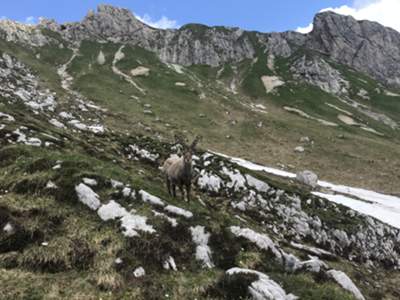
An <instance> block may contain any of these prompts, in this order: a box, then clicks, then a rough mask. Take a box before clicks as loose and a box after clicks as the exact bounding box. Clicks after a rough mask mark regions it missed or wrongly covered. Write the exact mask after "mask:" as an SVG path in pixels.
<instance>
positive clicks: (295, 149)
mask: <svg viewBox="0 0 400 300" xmlns="http://www.w3.org/2000/svg"><path fill="white" fill-rule="evenodd" d="M294 151H295V152H297V153H304V151H305V149H304V147H302V146H298V147H296V148H294Z"/></svg>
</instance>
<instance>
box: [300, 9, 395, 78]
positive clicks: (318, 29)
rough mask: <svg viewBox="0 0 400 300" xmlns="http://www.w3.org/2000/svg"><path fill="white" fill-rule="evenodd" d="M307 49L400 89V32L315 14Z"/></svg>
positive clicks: (331, 15)
mask: <svg viewBox="0 0 400 300" xmlns="http://www.w3.org/2000/svg"><path fill="white" fill-rule="evenodd" d="M305 46H306V47H307V48H309V49H312V50H316V51H318V52H321V53H323V54H325V55H327V56H328V57H329V58H330V59H332V60H334V61H336V62H338V63H341V64H344V65H347V66H350V67H353V68H355V69H356V70H359V71H362V72H364V73H367V74H369V75H370V76H372V77H374V78H375V79H377V80H379V81H381V82H383V83H385V84H388V85H394V86H400V68H399V65H400V33H399V32H397V31H396V30H393V29H391V28H387V27H384V26H382V25H380V24H378V23H375V22H370V21H357V20H355V19H354V18H353V17H349V16H342V15H338V14H335V13H332V12H325V13H321V14H318V15H316V17H315V19H314V30H313V31H312V32H311V33H310V34H309V35H308V39H307V42H306V43H305Z"/></svg>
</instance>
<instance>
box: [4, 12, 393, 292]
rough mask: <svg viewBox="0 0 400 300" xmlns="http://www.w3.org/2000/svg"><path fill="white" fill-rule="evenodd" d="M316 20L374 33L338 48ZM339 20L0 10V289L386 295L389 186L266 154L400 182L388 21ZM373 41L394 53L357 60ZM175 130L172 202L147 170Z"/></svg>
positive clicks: (169, 145) (164, 152)
mask: <svg viewBox="0 0 400 300" xmlns="http://www.w3.org/2000/svg"><path fill="white" fill-rule="evenodd" d="M336 18H338V19H339V20H336ZM332 19H333V21H332ZM346 20H347V21H346ZM332 22H334V23H335V24H336V25H337V26H339V25H340V24H339V23H342V24H346V22H350V25H349V28H354V30H355V32H357V31H358V30H361V33H360V32H358V33H357V36H358V37H360V39H361V38H362V36H363V35H364V36H369V37H370V34H369V32H368V28H370V26H376V28H375V27H374V28H375V29H374V32H375V33H376V35H380V36H382V37H383V40H382V41H379V38H378V37H377V36H375V38H372V37H370V39H371V43H370V44H366V45H365V50H363V51H360V52H359V53H360V54H359V55H360V56H355V57H356V58H357V59H354V60H352V61H348V60H346V59H347V56H346V57H340V56H339V54H338V53H340V55H342V54H343V53H345V51H344V50H343V49H342V48H341V47H342V46H343V45H342V46H341V44H340V43H336V44H335V45H336V46H337V47H339V48H337V49H336V48H334V47H333V46H332V47H331V46H328V45H326V43H325V41H326V39H327V38H326V36H325V34H329V32H330V31H331V32H335V33H336V34H337V35H338V36H339V37H337V38H338V39H341V38H342V37H343V36H347V33H346V32H345V33H343V32H342V30H341V29H340V30H339V29H332V30H330V31H329V30H322V28H325V27H329V28H331V27H330V25H332V24H331V23H332ZM354 22H355V21H354ZM356 23H357V22H356ZM319 24H321V25H319ZM338 24H339V25H338ZM357 24H358V25H357ZM357 24H353V21H352V20H351V19H349V18H347V17H341V16H336V15H334V14H331V13H329V14H322V15H319V16H317V17H316V25H317V26H315V29H314V31H313V32H312V33H311V34H310V35H300V34H297V33H291V32H288V33H282V34H281V33H273V34H262V33H256V32H245V31H242V30H240V29H232V28H225V27H215V28H209V27H206V26H203V25H197V24H190V25H186V26H184V27H182V28H180V29H179V30H167V31H161V30H158V29H154V28H150V27H148V26H147V25H144V24H142V23H140V21H138V20H136V19H135V18H134V16H133V15H132V14H131V13H130V12H129V11H127V10H123V9H117V8H114V7H111V6H100V7H99V9H98V11H97V12H90V13H89V14H88V16H87V17H86V18H85V19H84V20H83V21H82V22H77V23H70V24H61V25H59V24H56V23H55V22H52V21H43V22H42V24H40V25H38V26H26V25H22V24H19V23H15V22H12V21H4V20H3V21H0V83H1V84H0V136H1V140H0V280H1V282H2V283H3V287H5V288H3V289H1V290H0V298H1V299H42V298H45V299H47V298H57V299H83V298H84V299H98V298H102V299H120V298H122V299H132V298H135V299H162V298H170V299H186V298H193V299H195V298H196V299H247V298H254V299H297V297H299V299H398V298H399V297H400V290H399V288H398V283H399V280H400V277H399V273H398V268H399V267H400V224H399V223H398V221H397V219H396V217H397V216H398V215H399V214H400V213H399V211H398V209H399V205H398V203H399V202H400V199H399V198H398V197H395V196H393V197H390V196H386V195H382V194H377V193H373V192H369V191H364V190H355V189H351V188H349V187H346V186H344V187H342V186H337V185H334V184H330V183H327V182H321V181H320V182H319V183H318V184H316V186H315V187H314V188H311V187H310V186H308V185H305V184H301V183H299V181H297V180H295V179H294V178H293V177H294V176H295V175H293V174H292V173H288V172H284V171H283V170H286V171H292V172H294V173H296V172H298V171H302V170H304V169H311V170H313V171H316V172H317V173H318V174H319V176H320V177H321V178H323V179H326V180H329V181H331V182H334V183H338V184H339V183H341V184H346V185H354V186H360V187H364V188H369V189H373V190H377V191H382V192H387V193H391V194H393V195H399V194H400V190H399V182H400V177H399V174H398V170H399V168H400V160H399V159H398V157H399V155H400V147H399V142H400V134H399V120H400V105H399V103H400V102H399V101H400V95H399V93H400V91H399V90H398V89H396V86H397V83H396V78H397V77H396V76H398V74H397V73H396V72H397V71H396V70H395V68H394V66H395V65H396V63H398V60H397V58H396V55H397V54H396V53H397V52H396V51H398V50H399V47H398V46H396V43H397V42H396V41H397V40H398V33H397V32H392V31H390V29H385V28H384V27H382V26H380V25H378V24H372V25H371V24H369V23H365V22H362V23H357ZM328 25H329V26H328ZM357 26H360V28H361V29H359V28H358V27H357ZM339 27H340V26H339ZM329 28H328V29H329ZM340 28H341V27H340ZM349 30H350V29H349ZM318 37H320V39H319V38H318ZM335 38H336V37H335ZM319 42H321V43H320V44H319ZM352 42H354V43H356V41H355V40H352ZM359 42H360V43H362V44H364V43H366V42H363V41H359ZM375 43H378V44H379V48H374V49H375V50H376V51H375V52H376V53H375V54H377V55H378V54H379V53H381V52H380V51H381V50H380V49H381V48H380V47H383V48H385V49H387V51H391V54H392V55H391V58H392V61H385V60H384V59H386V58H387V56H385V57H386V58H382V59H383V60H382V61H378V62H377V63H379V65H380V66H382V65H386V64H387V65H390V66H391V67H390V68H392V67H393V69H390V70H389V69H382V68H380V69H379V70H378V69H374V68H371V69H368V68H364V66H363V65H362V64H361V62H363V61H365V60H364V59H363V56H362V55H367V54H366V53H367V52H372V53H374V51H373V50H371V49H370V48H371V47H372V48H373V47H374V45H375ZM386 43H393V45H394V46H393V47H394V48H393V49H392V50H390V49H389V48H388V47H386V46H387V45H386ZM345 44H346V43H345ZM322 45H324V46H322ZM322 47H325V48H322ZM343 47H344V46H343ZM354 47H358V46H357V45H356V44H346V49H350V48H351V49H353V48H354ZM396 47H397V48H396ZM396 49H397V50H396ZM327 50H329V51H330V52H329V51H327ZM348 51H349V52H348V53H351V51H350V50H348ZM385 51H386V50H385ZM361 53H362V55H361ZM348 55H352V54H348ZM368 55H370V54H368ZM371 59H374V58H371ZM374 70H375V71H376V73H374V72H375V71H374ZM397 88H398V86H397ZM175 134H183V135H184V136H186V137H188V138H189V139H191V138H193V137H194V136H196V135H202V136H203V140H202V142H201V144H200V148H199V149H197V150H196V153H195V155H194V156H193V161H194V172H195V176H194V177H195V178H194V182H193V195H192V196H193V197H192V201H190V202H186V201H184V200H181V199H180V198H179V197H178V199H174V198H172V197H171V196H169V195H168V193H167V190H166V188H165V183H164V176H163V174H162V173H161V171H160V170H159V166H160V164H162V162H163V161H164V160H165V159H166V158H168V157H169V156H170V155H171V154H175V153H178V154H180V153H181V151H182V145H181V144H179V143H176V142H175V141H174V138H173V137H174V135H175ZM214 151H215V152H214ZM219 153H224V154H219ZM229 155H231V156H235V157H242V158H243V159H235V158H232V157H230V156H229ZM244 159H247V160H244ZM250 161H255V162H257V163H259V164H260V165H255V164H252V163H250ZM261 165H270V166H272V167H274V169H272V168H267V167H263V166H261ZM278 168H279V170H278ZM271 295H273V296H271Z"/></svg>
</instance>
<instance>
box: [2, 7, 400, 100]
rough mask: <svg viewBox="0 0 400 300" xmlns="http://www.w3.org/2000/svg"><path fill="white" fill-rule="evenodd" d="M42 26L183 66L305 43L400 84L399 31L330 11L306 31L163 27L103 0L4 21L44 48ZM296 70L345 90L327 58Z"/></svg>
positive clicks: (13, 35)
mask: <svg viewBox="0 0 400 300" xmlns="http://www.w3.org/2000/svg"><path fill="white" fill-rule="evenodd" d="M43 28H46V29H48V30H52V31H56V32H58V33H60V34H61V36H62V37H63V38H64V39H66V40H68V41H69V42H71V43H73V44H78V43H79V42H81V41H82V40H87V39H89V40H97V41H112V42H118V43H129V44H133V45H137V46H140V47H143V48H144V49H147V50H149V51H152V52H155V53H156V54H157V55H158V56H159V58H160V59H161V60H162V61H163V62H167V63H174V64H180V65H185V66H189V65H193V64H205V65H210V66H219V65H222V64H225V63H231V62H239V61H242V60H244V59H253V58H255V57H257V56H259V55H260V53H268V54H269V55H274V56H276V57H289V56H291V55H292V54H293V53H294V52H295V51H296V50H298V49H300V48H301V49H304V50H306V51H307V52H313V53H315V54H317V55H322V56H324V57H325V58H326V59H329V60H332V61H334V62H337V63H339V64H343V65H346V66H349V67H352V68H354V69H356V70H358V71H360V72H364V73H366V74H368V75H369V76H371V77H373V78H375V79H376V80H378V81H380V82H381V83H383V84H386V85H388V86H394V87H400V33H399V32H397V31H395V30H393V29H391V28H387V27H384V26H382V25H380V24H378V23H375V22H370V21H357V20H355V19H354V18H352V17H350V16H343V15H338V14H336V13H333V12H324V13H320V14H317V15H316V17H315V19H314V29H313V31H312V32H311V33H309V34H306V35H303V34H300V33H297V32H283V33H258V32H249V31H244V30H241V29H239V28H231V27H222V26H218V27H208V26H204V25H200V24H188V25H185V26H183V27H181V28H180V29H168V30H162V29H156V28H152V27H150V26H148V25H146V24H144V23H142V22H141V21H140V20H138V19H137V18H136V17H135V16H134V15H133V14H132V12H130V11H129V10H127V9H122V8H117V7H113V6H110V5H99V6H98V9H97V11H90V12H89V13H88V14H87V15H86V17H85V18H84V19H83V20H82V21H81V22H73V23H66V24H57V23H56V22H54V21H53V20H41V23H40V24H39V25H38V26H26V25H22V24H20V23H17V22H11V21H1V23H0V36H2V37H3V38H5V39H7V40H12V41H14V42H21V43H24V44H30V45H31V46H43V45H44V44H46V43H49V42H50V41H52V39H51V38H49V37H47V36H45V35H43V34H42V33H41V31H40V30H39V29H43ZM260 50H261V51H262V52H261V51H260ZM294 68H296V69H297V68H298V69H299V70H297V74H298V73H302V74H305V75H307V76H306V79H305V80H306V81H308V82H310V81H311V83H312V84H317V85H318V86H322V87H323V89H325V90H327V91H333V92H334V93H336V94H337V93H341V92H342V90H343V81H342V80H340V74H337V73H338V72H337V71H336V70H334V69H333V68H332V67H331V66H329V64H328V63H327V62H326V61H325V60H322V59H318V60H307V61H304V60H300V61H297V62H296V63H295V65H294ZM305 68H306V69H305ZM315 71H321V73H318V74H316V75H317V76H316V77H317V78H316V80H314V79H312V80H311V79H310V76H313V74H314V75H315ZM310 72H311V73H312V74H310ZM331 77H333V78H334V79H335V80H334V81H333V83H332V84H330V85H329V84H328V85H327V83H326V82H322V83H321V82H320V80H319V79H322V80H328V81H329V80H330V79H331ZM336 79H337V80H336ZM316 81H317V82H316Z"/></svg>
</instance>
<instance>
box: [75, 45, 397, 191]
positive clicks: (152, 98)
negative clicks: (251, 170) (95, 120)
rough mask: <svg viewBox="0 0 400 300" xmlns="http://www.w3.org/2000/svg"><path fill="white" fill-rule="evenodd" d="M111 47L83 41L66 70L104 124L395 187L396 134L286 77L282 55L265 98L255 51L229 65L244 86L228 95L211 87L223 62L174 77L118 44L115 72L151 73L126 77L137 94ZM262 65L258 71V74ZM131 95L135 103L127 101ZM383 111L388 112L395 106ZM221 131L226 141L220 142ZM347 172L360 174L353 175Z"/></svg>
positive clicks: (227, 76) (228, 73)
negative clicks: (184, 135)
mask: <svg viewBox="0 0 400 300" xmlns="http://www.w3.org/2000/svg"><path fill="white" fill-rule="evenodd" d="M118 48H119V46H118V45H113V44H105V45H104V44H103V45H98V44H94V43H89V42H88V43H84V44H83V45H82V47H81V54H82V56H80V57H79V58H78V59H77V60H75V61H74V62H73V64H72V66H71V68H70V72H71V73H72V74H73V75H74V76H75V78H76V80H75V86H74V87H75V88H76V89H77V90H79V91H81V92H82V93H83V94H85V95H86V96H88V97H89V98H90V99H93V100H94V101H96V102H98V103H100V104H102V105H103V106H105V107H107V108H109V109H110V112H112V113H114V114H117V115H118V116H119V118H120V119H121V120H124V122H115V121H114V119H109V120H108V121H109V122H110V124H109V125H112V126H116V127H117V128H119V129H123V130H127V131H129V130H130V129H131V128H132V127H136V128H138V129H140V127H143V126H142V125H143V124H144V127H150V128H152V131H153V133H160V134H161V135H163V136H171V135H170V132H171V130H173V131H187V132H189V133H190V134H191V135H195V134H202V135H203V136H204V137H205V139H204V145H205V146H206V147H209V148H212V149H215V150H218V151H221V152H226V153H229V154H231V155H236V156H245V157H246V158H249V159H252V160H256V161H258V162H260V163H265V164H269V165H272V166H276V165H277V164H279V163H280V164H285V165H291V166H293V167H294V169H295V170H299V169H305V168H308V169H312V170H315V171H316V172H317V173H319V174H320V175H321V177H323V178H326V179H329V180H332V181H336V182H342V183H348V184H353V185H356V186H363V187H368V188H373V189H378V190H382V191H386V192H392V193H398V192H399V191H398V188H397V185H396V184H395V182H396V181H395V180H393V178H398V177H397V176H398V174H397V170H398V167H399V165H398V164H399V163H398V160H397V159H396V158H397V157H398V155H399V147H398V146H399V134H398V133H396V132H394V131H392V130H390V129H389V128H387V127H386V126H383V125H381V124H380V123H378V122H376V121H374V120H370V119H368V118H367V117H365V116H363V115H360V114H359V113H358V112H357V111H355V110H354V109H352V108H349V107H347V106H346V105H344V104H343V103H342V102H340V101H339V100H337V99H336V98H334V97H332V96H331V95H329V94H326V93H324V92H322V91H320V90H319V89H317V88H314V87H310V86H308V85H304V84H298V83H295V82H291V80H290V77H289V75H288V67H289V63H290V62H289V61H288V60H278V61H277V62H276V65H277V72H278V73H279V74H281V76H282V77H284V78H285V79H286V80H288V81H289V83H288V84H287V85H286V86H284V87H282V88H280V89H279V94H276V95H266V94H265V92H264V90H263V86H262V84H261V81H260V76H261V75H262V74H264V75H270V74H271V71H270V70H268V69H267V68H266V67H265V59H262V56H261V58H260V59H259V60H258V61H257V62H256V63H255V64H254V65H252V63H251V62H243V63H241V64H239V65H238V66H237V69H238V74H239V75H238V76H240V77H241V78H242V79H240V80H241V81H242V84H243V89H244V90H243V92H242V93H240V94H238V95H234V94H232V93H230V92H228V91H227V90H226V88H225V86H224V85H223V84H222V85H221V84H218V83H217V84H216V82H217V80H220V82H225V84H227V85H229V82H230V80H231V78H232V76H233V72H232V69H231V67H230V66H229V65H227V66H225V69H224V72H222V75H221V77H220V78H219V79H217V73H218V72H217V71H218V69H215V68H210V67H206V66H194V67H191V68H189V69H187V70H186V71H185V72H186V73H185V74H178V73H176V72H175V71H174V70H172V69H170V68H168V67H167V66H166V65H164V64H162V63H160V62H159V61H158V59H157V58H156V57H155V55H154V54H152V53H148V52H146V51H144V50H142V49H139V48H131V47H126V48H125V49H124V53H125V56H126V57H125V59H124V60H122V61H121V62H120V63H119V64H118V67H119V68H120V69H121V70H123V71H124V72H125V73H127V74H129V71H130V70H131V69H133V68H135V67H137V66H138V65H143V66H146V67H148V68H150V70H151V71H150V76H149V77H136V78H135V79H134V80H135V81H136V82H137V83H138V84H139V85H140V86H141V87H142V88H144V89H145V90H146V95H145V96H144V95H142V94H141V93H140V92H139V91H138V90H137V89H135V88H134V87H133V86H132V85H130V84H129V83H128V82H126V81H125V80H124V79H121V78H119V77H118V76H116V75H115V74H113V73H112V71H111V62H112V59H113V56H114V54H115V52H116V51H117V49H118ZM100 49H102V51H103V52H104V53H105V55H106V59H107V62H106V64H105V65H103V66H99V65H98V64H97V63H96V57H97V55H98V53H99V51H100ZM89 66H90V67H89ZM262 68H265V72H263V69H262ZM194 76H195V80H193V77H194ZM176 82H185V83H186V84H187V85H186V87H177V86H175V83H176ZM199 83H200V84H201V86H200V85H199ZM249 91H253V92H254V93H255V94H254V93H253V92H252V93H250V94H249V96H250V97H248V96H246V95H247V94H248V92H249ZM203 92H204V93H205V94H206V98H205V99H200V97H199V95H200V94H201V93H203ZM132 95H134V96H135V97H139V99H140V100H135V99H133V98H132V97H131V96H132ZM373 99H375V98H373ZM382 100H386V99H382ZM325 102H328V103H331V104H334V105H336V106H338V107H340V108H342V109H346V110H348V111H351V112H352V113H354V115H355V116H357V118H358V119H360V120H362V121H363V122H365V123H367V124H369V125H370V126H372V127H373V128H376V130H378V131H381V132H383V133H385V134H386V135H387V137H384V138H381V137H377V136H376V135H374V134H371V133H368V132H365V131H363V130H361V129H359V128H355V127H351V126H347V125H344V124H341V123H340V121H339V120H338V119H337V115H338V112H337V111H335V110H334V109H332V108H330V107H328V106H327V105H324V104H322V103H325ZM240 103H247V104H250V103H261V104H263V105H265V106H266V107H267V111H268V113H267V114H261V113H256V112H253V111H251V110H250V109H249V108H248V107H247V106H243V105H242V104H240ZM388 103H389V104H385V105H389V106H390V108H393V107H392V106H393V105H395V104H393V103H395V100H392V101H391V102H388ZM144 104H150V105H151V106H152V108H151V110H152V112H153V113H154V114H153V115H145V114H144V113H143V110H144V109H145V108H144ZM284 105H288V106H292V107H297V108H300V109H302V110H303V111H305V112H307V113H309V114H310V115H312V116H315V117H319V118H322V119H325V120H327V121H331V122H335V123H337V124H339V125H340V126H339V127H337V128H330V127H327V126H323V125H321V124H319V123H317V122H315V121H312V120H305V119H304V118H302V117H299V116H296V115H293V114H290V113H288V112H286V111H283V110H282V106H284ZM381 106H384V105H381ZM378 108H379V107H378ZM391 111H392V114H394V111H395V110H394V109H391ZM386 112H387V111H386V110H385V113H386ZM388 114H389V113H388ZM390 115H391V114H390ZM396 116H397V113H396ZM232 122H235V123H234V124H233V123H232ZM259 122H262V123H263V127H262V128H258V127H257V124H258V123H259ZM166 124H168V125H166ZM227 136H229V137H230V138H229V139H227V138H226V137H227ZM302 136H310V137H311V138H312V139H313V140H314V141H315V144H314V146H310V147H306V148H307V150H306V153H305V154H304V155H297V154H295V153H294V152H293V149H294V148H295V147H296V146H298V145H299V139H300V137H302ZM342 137H344V139H343V138H342ZM222 140H223V143H221V141H222ZM388 161H391V164H388ZM376 170H385V171H384V172H376ZM355 174H364V175H362V177H361V176H356V175H355Z"/></svg>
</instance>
